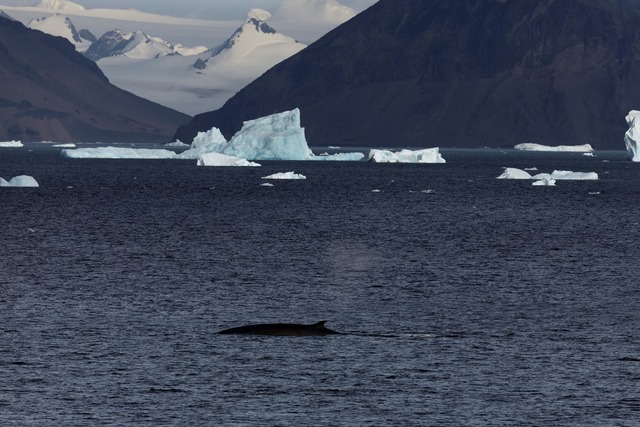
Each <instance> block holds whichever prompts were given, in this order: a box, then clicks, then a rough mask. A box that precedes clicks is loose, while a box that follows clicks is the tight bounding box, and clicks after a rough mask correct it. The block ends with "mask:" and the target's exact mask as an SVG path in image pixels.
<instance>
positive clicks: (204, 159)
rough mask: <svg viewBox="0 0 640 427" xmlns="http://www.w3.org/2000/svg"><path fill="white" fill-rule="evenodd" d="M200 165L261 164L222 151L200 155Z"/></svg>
mask: <svg viewBox="0 0 640 427" xmlns="http://www.w3.org/2000/svg"><path fill="white" fill-rule="evenodd" d="M197 164H198V166H260V164H258V163H254V162H250V161H249V160H247V159H243V158H241V157H234V156H227V155H226V154H221V153H205V154H203V155H202V156H200V157H198V163H197Z"/></svg>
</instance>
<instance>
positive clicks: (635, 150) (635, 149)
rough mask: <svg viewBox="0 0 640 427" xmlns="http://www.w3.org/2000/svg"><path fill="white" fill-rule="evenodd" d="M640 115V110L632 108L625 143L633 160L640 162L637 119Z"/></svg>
mask: <svg viewBox="0 0 640 427" xmlns="http://www.w3.org/2000/svg"><path fill="white" fill-rule="evenodd" d="M639 116H640V111H636V110H631V111H629V114H627V117H626V120H627V124H628V125H629V130H627V132H626V133H625V134H624V145H625V147H626V149H627V153H629V159H630V160H631V161H632V162H640V133H639V132H638V130H636V119H637V118H638V117H639Z"/></svg>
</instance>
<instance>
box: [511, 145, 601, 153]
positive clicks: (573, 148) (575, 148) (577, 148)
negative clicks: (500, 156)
mask: <svg viewBox="0 0 640 427" xmlns="http://www.w3.org/2000/svg"><path fill="white" fill-rule="evenodd" d="M513 148H515V149H516V150H522V151H567V152H578V153H583V152H590V151H593V147H592V146H591V144H582V145H557V146H549V145H542V144H530V143H524V144H517V145H516V146H515V147H513Z"/></svg>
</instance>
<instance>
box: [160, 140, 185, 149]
mask: <svg viewBox="0 0 640 427" xmlns="http://www.w3.org/2000/svg"><path fill="white" fill-rule="evenodd" d="M164 146H165V147H178V148H184V147H190V145H189V144H185V143H184V142H182V141H180V140H177V141H173V142H167V143H166V144H164Z"/></svg>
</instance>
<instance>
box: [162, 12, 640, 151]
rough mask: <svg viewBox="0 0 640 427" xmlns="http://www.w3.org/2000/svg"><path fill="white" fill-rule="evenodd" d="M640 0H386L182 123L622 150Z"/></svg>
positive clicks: (397, 141)
mask: <svg viewBox="0 0 640 427" xmlns="http://www.w3.org/2000/svg"><path fill="white" fill-rule="evenodd" d="M638 9H639V6H638V2H637V1H635V0H380V1H379V2H378V3H377V4H375V5H374V6H372V7H371V8H369V9H368V10H366V11H364V12H362V13H361V14H360V15H358V16H356V17H355V18H353V19H352V20H351V21H349V22H347V23H345V24H344V25H342V26H340V27H339V28H337V29H335V30H334V31H332V32H330V33H329V34H327V35H326V36H324V37H323V38H321V39H320V40H318V41H317V42H316V43H314V44H313V45H311V46H309V47H308V48H307V49H305V50H303V51H302V52H300V53H299V54H297V55H295V56H293V57H291V58H289V59H288V60H286V61H284V62H282V63H280V64H279V65H277V66H275V67H274V68H272V69H271V70H269V71H268V72H267V73H265V74H264V75H263V76H261V77H260V78H259V79H257V80H255V81H254V82H253V83H251V84H250V85H248V86H247V87H246V88H244V89H243V90H242V91H240V92H239V93H238V94H237V95H236V96H234V97H233V98H232V99H230V100H229V101H228V102H227V103H226V104H225V105H224V106H223V107H222V108H221V109H220V110H217V111H214V112H209V113H204V114H200V115H198V116H196V117H194V119H193V120H192V122H191V123H190V124H189V125H187V126H183V127H181V128H180V129H178V131H177V133H176V135H175V136H176V137H177V138H179V139H181V140H183V141H190V140H191V138H193V136H194V135H195V133H196V132H197V131H201V130H206V129H209V128H211V127H212V126H217V127H219V128H220V129H221V130H222V132H223V133H224V134H225V135H226V136H230V135H231V134H232V133H233V132H235V131H236V130H237V129H239V127H240V126H241V123H242V121H243V120H248V119H252V118H256V117H259V116H264V115H267V114H272V113H273V112H276V111H281V110H286V109H291V108H294V107H299V108H300V109H301V111H302V121H303V125H304V126H305V127H306V130H307V137H308V140H309V141H310V143H311V144H312V145H328V144H332V145H334V144H354V145H374V146H433V145H439V146H459V147H464V146H466V147H478V146H494V147H495V146H513V145H514V144H516V143H521V142H537V143H542V144H549V145H552V144H583V143H591V144H593V145H594V146H595V147H596V148H618V149H620V148H621V142H620V141H621V138H622V136H621V135H623V134H624V131H625V130H626V124H625V122H624V117H625V115H626V114H627V112H628V111H629V110H630V109H632V108H639V107H640V79H638V76H640V61H639V59H640V51H639V49H640V13H639V10H638Z"/></svg>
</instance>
